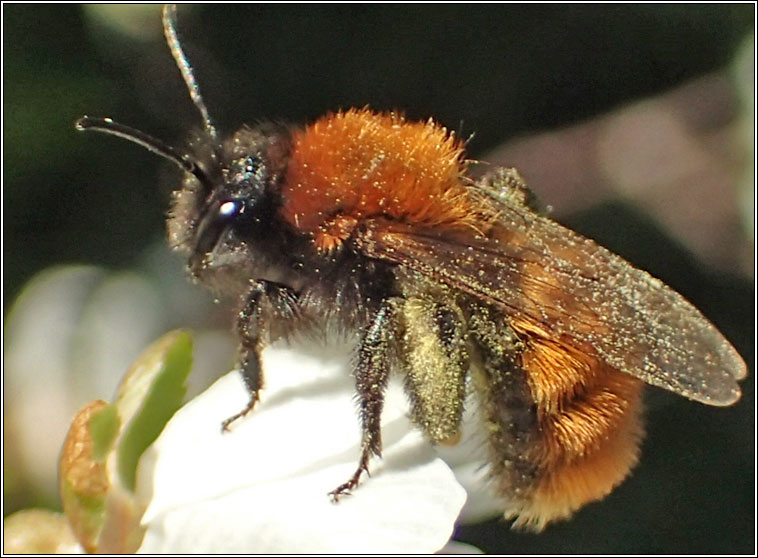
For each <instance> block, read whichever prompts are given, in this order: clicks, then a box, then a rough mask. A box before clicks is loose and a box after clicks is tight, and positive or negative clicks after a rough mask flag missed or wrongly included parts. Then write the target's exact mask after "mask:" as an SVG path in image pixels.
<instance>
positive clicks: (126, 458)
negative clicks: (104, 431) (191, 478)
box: [116, 331, 192, 491]
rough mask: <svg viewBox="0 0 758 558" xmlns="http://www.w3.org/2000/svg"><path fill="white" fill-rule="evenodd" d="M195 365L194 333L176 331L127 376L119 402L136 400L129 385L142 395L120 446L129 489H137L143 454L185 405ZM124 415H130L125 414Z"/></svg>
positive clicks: (120, 467)
mask: <svg viewBox="0 0 758 558" xmlns="http://www.w3.org/2000/svg"><path fill="white" fill-rule="evenodd" d="M191 367H192V337H191V336H190V334H189V333H188V332H186V331H174V332H171V333H169V334H167V335H165V336H164V337H162V338H161V339H160V340H158V341H157V342H156V343H154V344H153V345H152V346H151V347H150V348H148V349H147V350H146V351H145V352H144V353H143V354H142V356H140V358H139V359H137V361H136V362H135V364H134V366H133V367H132V372H131V374H130V375H129V376H128V377H127V378H126V379H125V382H124V385H122V389H120V394H119V396H118V397H117V402H116V403H117V405H118V404H119V403H120V402H124V401H127V405H126V407H128V406H129V405H133V404H134V402H135V401H134V400H133V397H134V395H135V394H134V393H129V391H128V390H129V388H132V389H133V390H134V391H136V392H137V395H138V396H139V398H140V400H139V406H138V407H137V408H136V409H135V410H134V414H133V415H132V417H131V419H130V420H129V422H128V423H127V424H126V425H125V426H124V429H123V432H122V435H121V438H120V441H119V447H118V476H119V479H120V481H121V484H122V486H124V487H125V488H127V489H128V490H130V491H134V486H135V480H136V479H135V477H136V472H137V464H138V462H139V458H140V456H141V455H142V454H143V453H144V451H145V450H146V449H147V448H148V447H149V446H150V444H152V443H153V442H154V441H155V439H156V438H157V437H158V435H159V434H160V433H161V432H162V431H163V428H164V426H165V425H166V423H167V422H168V421H169V419H171V417H172V416H173V415H174V413H175V412H176V411H177V410H178V409H179V407H181V405H182V401H183V400H184V396H185V394H186V392H187V386H186V384H185V382H186V379H187V376H188V375H189V372H190V369H191ZM130 399H131V401H130ZM122 419H126V417H124V416H123V414H122Z"/></svg>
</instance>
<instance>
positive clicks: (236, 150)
mask: <svg viewBox="0 0 758 558" xmlns="http://www.w3.org/2000/svg"><path fill="white" fill-rule="evenodd" d="M190 149H191V150H192V153H193V157H194V158H195V160H196V161H197V164H198V166H199V167H200V168H201V169H202V171H203V173H204V174H205V176H207V181H201V180H199V179H198V178H197V177H196V176H193V175H187V176H186V177H185V179H184V182H183V184H182V188H181V189H180V190H177V191H175V192H174V193H173V196H172V198H173V199H172V205H171V210H170V211H169V217H168V221H167V227H168V237H169V243H170V245H171V246H172V248H174V249H176V250H178V251H180V252H182V253H184V254H185V255H186V256H188V258H189V261H188V264H189V268H190V271H191V273H192V274H193V275H194V276H195V277H200V276H201V275H202V274H203V273H204V272H205V271H207V270H209V269H211V268H217V267H220V266H224V265H227V264H228V263H230V261H231V260H239V259H241V258H240V257H237V256H241V254H240V252H242V251H246V252H248V253H247V255H248V256H250V254H249V246H248V242H247V241H251V242H253V241H255V240H257V239H263V238H266V236H267V235H268V234H269V233H270V232H271V231H272V230H273V229H275V228H277V227H275V226H274V225H275V220H276V210H277V208H278V207H279V204H280V199H279V181H280V180H281V177H282V173H283V172H284V170H285V168H286V161H287V156H288V154H289V149H290V143H289V133H288V131H287V130H286V129H285V128H282V127H279V126H275V125H262V126H259V127H257V128H247V127H245V128H242V129H241V130H239V131H238V132H237V133H236V134H234V135H233V136H231V137H230V138H229V139H227V140H226V141H224V142H222V144H221V145H220V146H214V145H212V144H211V143H210V142H209V141H208V140H207V139H201V140H198V141H195V142H193V143H191V144H190ZM248 259H249V258H248ZM253 259H254V258H253ZM254 263H255V262H253V264H254Z"/></svg>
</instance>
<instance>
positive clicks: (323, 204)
mask: <svg viewBox="0 0 758 558" xmlns="http://www.w3.org/2000/svg"><path fill="white" fill-rule="evenodd" d="M462 157H463V147H462V145H461V143H460V142H459V141H458V140H456V139H455V137H454V136H453V135H452V134H450V133H448V131H447V130H446V129H445V128H443V127H441V126H439V125H437V124H435V123H434V122H432V121H428V122H407V121H406V120H405V118H404V117H403V116H401V115H399V114H396V113H392V112H390V113H381V114H380V113H375V112H372V111H370V110H368V109H350V110H348V111H345V112H338V113H335V114H329V115H327V116H325V117H323V118H321V119H319V120H318V121H316V122H315V123H314V124H312V125H310V126H308V127H306V128H305V129H303V130H300V131H297V132H294V133H293V149H292V153H291V156H290V161H289V165H288V168H287V174H286V177H285V180H284V184H283V186H282V197H283V207H282V215H283V217H284V219H285V220H286V221H288V222H289V223H290V224H292V225H293V226H294V227H295V228H296V229H298V230H299V231H300V232H304V233H311V234H314V235H316V238H317V240H318V238H319V237H318V235H321V242H322V244H324V245H325V246H326V247H327V248H329V247H330V245H331V243H334V242H337V243H338V242H339V240H341V239H343V238H344V232H340V231H345V230H349V228H350V226H351V225H354V224H355V223H357V222H359V221H360V220H361V219H364V218H371V217H375V216H383V217H387V218H390V219H394V220H399V221H403V222H406V223H411V224H417V225H421V226H436V225H447V226H455V227H458V226H468V227H475V226H476V220H477V218H478V215H477V211H476V208H475V207H473V204H472V200H471V198H470V196H469V194H468V193H467V190H466V188H465V186H464V185H463V183H462V181H461V177H462V174H463V172H464V170H465V164H464V161H463V159H462ZM335 231H336V232H335ZM324 235H327V236H326V237H324ZM330 235H331V236H330Z"/></svg>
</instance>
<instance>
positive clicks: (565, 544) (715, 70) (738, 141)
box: [3, 4, 756, 554]
mask: <svg viewBox="0 0 758 558" xmlns="http://www.w3.org/2000/svg"><path fill="white" fill-rule="evenodd" d="M754 21H755V18H754V6H753V5H752V4H739V5H729V4H718V5H704V4H698V5H658V4H648V5H614V6H591V5H579V6H574V5H549V6H540V5H523V6H520V5H509V4H502V5H436V6H423V5H415V6H405V5H394V4H393V5H360V6H350V5H344V6H343V5H233V6H221V5H219V6H215V5H214V6H204V5H192V6H181V7H180V8H179V33H180V36H181V37H182V40H183V45H184V47H185V49H186V51H187V54H188V57H189V59H190V60H191V62H192V64H193V66H194V67H195V71H196V77H197V79H198V82H199V84H200V87H201V90H202V93H203V95H204V97H205V100H206V104H207V105H208V108H209V110H210V112H211V114H212V116H213V118H214V119H215V120H216V124H217V126H218V128H219V129H220V130H222V131H224V132H231V131H233V130H234V129H236V128H237V127H238V126H240V125H241V124H243V123H250V124H254V123H255V122H257V121H259V120H261V119H266V118H268V119H276V120H282V121H286V122H292V123H303V122H309V121H312V120H314V119H316V118H318V117H319V116H320V115H322V114H324V113H325V112H327V111H329V110H335V109H338V108H347V107H351V106H364V105H370V106H371V107H372V108H374V109H380V110H381V109H395V108H397V109H401V110H403V111H405V113H406V114H407V115H408V116H409V117H410V118H412V119H426V118H428V117H430V116H432V117H434V118H435V119H436V120H437V121H439V122H441V123H442V124H444V125H446V126H447V127H449V128H451V129H454V130H456V131H457V133H459V134H460V135H461V137H463V138H469V137H470V136H472V134H473V137H471V138H470V141H469V143H468V150H469V155H470V156H471V157H472V158H474V159H478V160H482V161H489V162H491V163H495V164H499V165H508V166H514V167H516V168H518V169H519V171H520V172H521V174H522V176H523V177H524V178H525V180H526V181H527V183H528V184H529V185H530V186H531V187H532V189H533V190H534V191H535V192H536V194H537V196H538V198H539V199H540V200H541V202H542V203H543V205H544V206H545V207H546V209H547V210H550V211H551V215H552V216H553V217H554V218H556V219H557V220H559V221H560V222H562V223H564V224H566V225H568V226H570V227H572V228H574V229H576V230H578V231H579V232H581V233H582V234H584V235H586V236H589V237H591V238H593V239H595V240H597V241H598V242H599V243H601V244H603V245H605V246H607V247H608V248H610V249H612V250H613V251H615V252H617V253H619V254H621V255H622V256H624V257H625V258H627V259H628V260H630V261H631V262H632V263H634V264H635V265H637V266H639V267H642V268H643V269H646V270H648V271H650V272H651V273H652V274H653V275H655V276H657V277H659V278H661V279H662V280H663V281H664V282H666V283H668V284H669V285H671V286H672V287H674V288H675V289H676V290H678V291H679V292H681V293H682V294H683V295H685V297H687V298H688V299H689V300H691V301H692V302H693V303H694V304H695V305H696V306H697V307H698V308H700V309H701V311H702V312H703V313H704V314H705V315H706V316H707V317H708V318H709V319H710V320H712V321H713V322H714V323H715V324H716V325H717V326H718V327H719V328H720V329H721V331H722V332H723V333H724V334H725V335H726V336H727V337H728V338H729V339H730V340H731V341H732V343H733V344H734V345H735V346H736V347H737V349H738V350H739V351H740V353H741V354H742V355H743V357H744V358H745V360H746V361H747V363H748V367H749V370H750V372H749V376H748V378H747V380H745V381H744V382H743V383H742V388H743V392H744V395H743V398H742V400H741V401H740V402H739V403H738V404H737V405H735V406H734V407H732V408H729V409H715V408H708V407H705V406H701V405H698V404H696V403H692V402H689V401H686V400H683V399H681V398H679V397H677V396H674V395H671V394H668V393H664V392H662V391H660V390H654V389H649V390H648V398H647V406H648V409H649V412H648V432H649V434H648V437H647V440H646V441H645V443H644V445H643V448H642V451H643V453H642V461H641V465H640V466H639V467H638V468H637V469H636V471H635V473H634V475H633V476H632V477H631V478H630V479H629V480H628V481H627V482H625V483H624V484H623V485H622V486H621V487H619V488H618V489H617V490H616V491H614V492H613V494H611V496H610V497H609V498H608V499H606V500H605V501H603V502H602V503H599V504H594V505H591V506H588V507H587V508H585V509H584V510H582V511H581V512H580V513H578V514H577V515H576V517H575V518H574V519H573V520H572V521H570V522H567V523H564V524H559V525H556V526H554V527H551V528H549V529H548V530H547V531H546V532H545V533H543V534H541V535H529V534H521V533H515V532H512V531H510V530H509V529H508V526H507V524H504V523H503V522H501V521H497V520H493V521H490V522H485V523H481V524H478V525H471V526H463V527H461V528H460V529H459V532H458V536H457V538H458V539H459V540H462V541H465V542H468V543H471V544H473V545H475V546H477V547H479V548H481V549H482V550H484V551H486V552H491V553H495V552H497V553H515V554H519V553H522V554H528V553H542V554H554V553H555V554H558V553H587V554H589V553H606V554H611V553H628V554H647V553H667V554H678V553H730V554H731V553H752V552H754V541H755V485H754V479H755V468H754V464H755V420H754V418H755V414H754V409H755V405H754V402H755V398H754V391H755V388H754V385H755V384H754V357H755V355H754V339H755V315H756V313H755V310H756V307H755V286H754V285H755V284H754V265H755V258H754V254H755V252H754V250H755V248H754V238H755V236H754V214H755V212H754V207H755V195H754V194H755V188H754V182H755V178H754V173H753V169H754V118H755V112H754V106H755V97H754V95H755V94H754V81H755V77H754V76H755V74H754V66H755V58H754V52H755V47H754ZM3 47H4V59H3V66H4V72H5V75H4V83H3V88H4V89H3V93H4V106H3V109H4V110H3V256H4V266H3V311H4V374H3V408H4V412H3V419H4V422H3V435H4V436H3V438H4V441H3V449H4V463H3V489H4V490H3V505H4V513H5V514H8V513H11V512H13V511H15V510H17V509H20V508H24V507H29V506H33V505H41V506H46V507H51V508H54V507H56V506H57V505H58V504H57V495H56V492H55V483H56V480H55V471H56V464H55V459H56V456H57V452H58V449H59V448H60V444H61V442H62V440H63V436H64V434H65V431H66V429H67V425H68V421H69V420H70V417H71V416H72V415H73V413H74V412H75V411H76V410H77V409H78V408H79V407H81V406H82V405H83V404H84V403H86V402H87V401H89V400H91V399H94V398H109V397H110V396H111V395H112V391H113V390H114V389H115V386H116V383H117V381H118V378H119V377H120V376H121V374H123V372H124V371H125V369H126V366H127V365H128V364H129V363H130V362H131V360H133V359H134V358H135V357H136V356H137V354H138V353H139V352H140V350H141V349H142V348H143V347H144V346H145V345H146V344H147V343H148V342H149V341H150V340H152V339H154V338H156V337H157V336H158V335H159V334H160V333H162V332H163V331H165V330H167V329H170V328H173V327H180V326H181V327H191V328H193V329H195V330H197V331H198V332H199V333H198V340H197V345H198V348H197V350H196V357H197V359H198V360H199V361H200V362H199V363H198V369H199V371H198V372H197V373H196V375H195V379H194V382H195V385H194V386H193V387H192V389H193V390H194V392H197V391H199V390H200V389H202V388H203V387H204V386H205V385H207V383H208V382H209V381H211V379H212V377H213V374H212V372H213V373H217V372H218V371H221V370H226V369H228V367H229V365H230V364H231V359H232V348H233V344H232V342H231V341H230V340H229V339H228V337H226V334H225V331H226V329H227V324H228V323H229V322H228V316H227V315H226V314H227V312H226V311H225V310H224V306H223V305H214V304H213V303H212V300H211V298H210V297H209V295H208V294H207V293H204V292H202V291H199V290H197V289H195V288H194V287H192V286H191V285H189V284H188V281H187V280H186V279H185V278H184V276H183V273H182V269H181V265H182V262H180V261H178V260H177V258H176V257H175V256H173V255H172V254H170V252H169V251H168V250H167V249H166V248H165V247H164V244H165V242H164V240H163V235H164V221H163V220H164V215H165V212H166V209H167V207H168V205H167V204H168V197H169V193H170V191H171V190H172V189H173V188H175V187H176V186H177V185H178V184H179V180H180V176H179V173H178V171H176V170H175V169H174V168H172V167H171V165H170V164H168V163H166V162H164V161H163V160H161V159H159V158H157V157H155V156H153V155H151V154H149V153H148V152H146V151H144V150H143V149H141V148H139V147H138V146H135V145H131V144H128V143H126V142H123V141H122V140H118V139H116V138H110V137H105V136H102V135H96V134H89V135H84V134H79V133H77V132H76V131H75V130H74V128H73V123H74V121H75V120H76V119H77V118H78V117H80V116H82V115H84V114H89V115H91V116H108V117H113V118H114V119H116V120H118V121H120V122H122V123H125V124H129V125H131V126H134V127H136V128H139V129H141V130H144V131H146V132H148V133H150V134H151V135H154V136H156V137H158V138H161V139H163V140H165V141H166V142H168V143H170V144H173V145H181V144H182V141H183V140H184V138H185V137H186V134H187V131H188V130H189V129H190V128H191V127H193V126H197V124H198V115H197V113H196V110H195V109H194V107H193V106H192V104H191V102H190V101H189V97H188V95H187V92H186V89H185V86H184V83H183V82H182V80H181V78H180V76H179V73H178V71H177V69H176V67H175V65H174V62H173V60H172V59H171V56H170V54H169V52H168V49H167V48H166V46H165V43H164V39H163V36H162V29H161V25H160V6H137V5H119V6H102V5H88V6H77V5H71V4H68V5H21V4H10V5H8V4H5V5H3Z"/></svg>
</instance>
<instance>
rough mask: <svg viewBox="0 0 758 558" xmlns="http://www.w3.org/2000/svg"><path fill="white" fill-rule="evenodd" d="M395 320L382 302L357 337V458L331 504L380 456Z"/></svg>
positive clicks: (392, 311)
mask: <svg viewBox="0 0 758 558" xmlns="http://www.w3.org/2000/svg"><path fill="white" fill-rule="evenodd" d="M395 317H396V310H395V304H393V303H392V302H391V301H388V302H385V303H384V304H383V305H382V306H381V307H380V308H379V311H378V312H377V313H376V314H375V315H374V317H373V319H372V321H371V323H370V324H369V326H368V327H367V328H366V330H365V331H364V332H363V334H362V336H361V341H360V344H359V346H358V355H357V362H356V366H355V386H356V390H357V392H358V398H359V402H360V419H361V430H362V439H361V457H360V461H359V462H358V468H357V469H356V470H355V473H353V476H352V477H350V479H349V480H348V481H347V482H346V483H344V484H341V485H340V486H338V487H337V488H336V489H334V490H332V491H331V492H330V493H329V495H330V496H331V497H332V500H333V501H335V502H336V501H338V500H339V498H340V496H342V495H344V494H349V493H350V491H351V490H353V489H354V488H355V487H356V486H358V483H359V482H360V478H361V475H362V474H363V472H364V471H365V472H366V473H367V474H368V462H369V459H371V456H372V455H375V456H377V457H381V455H382V432H381V416H382V408H383V406H384V392H385V389H386V388H387V379H388V377H389V370H390V353H391V346H392V343H391V342H392V338H393V333H394V330H395Z"/></svg>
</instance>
